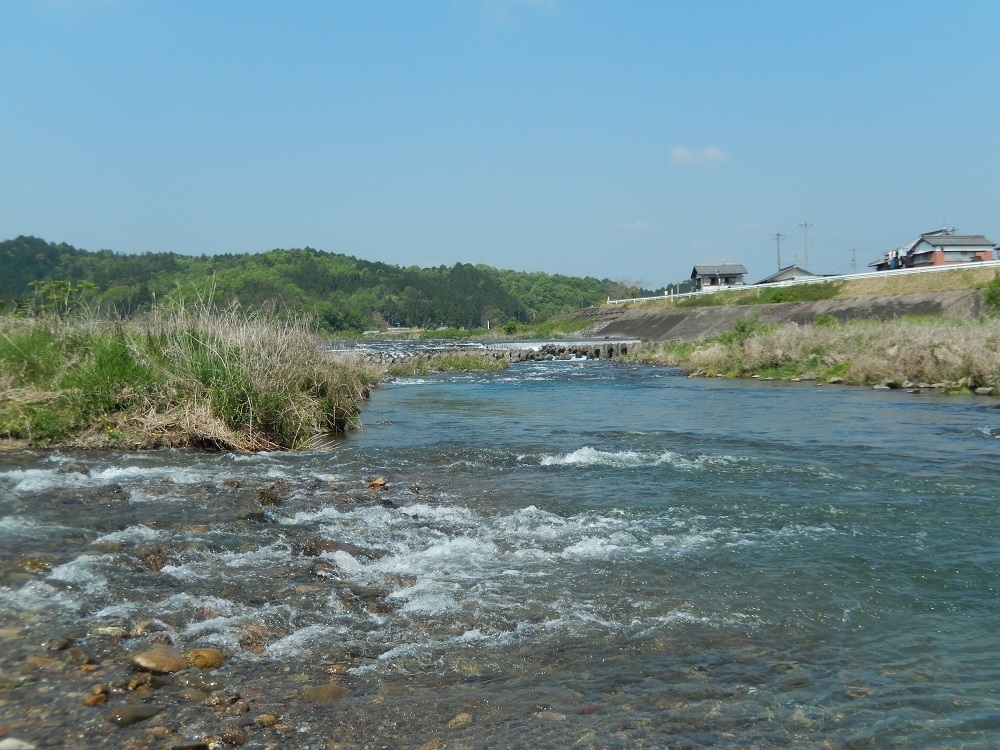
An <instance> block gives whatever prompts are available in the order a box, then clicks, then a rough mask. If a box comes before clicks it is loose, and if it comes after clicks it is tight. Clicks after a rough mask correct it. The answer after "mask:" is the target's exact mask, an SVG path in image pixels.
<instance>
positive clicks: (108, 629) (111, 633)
mask: <svg viewBox="0 0 1000 750" xmlns="http://www.w3.org/2000/svg"><path fill="white" fill-rule="evenodd" d="M90 634H91V635H103V636H107V637H108V638H128V634H129V631H128V628H125V627H122V626H121V625H98V626H96V627H94V628H91V630H90Z"/></svg>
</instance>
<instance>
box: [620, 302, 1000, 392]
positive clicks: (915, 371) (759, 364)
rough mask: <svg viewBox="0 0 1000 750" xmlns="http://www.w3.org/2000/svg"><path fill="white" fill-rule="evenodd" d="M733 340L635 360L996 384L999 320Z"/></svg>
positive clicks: (751, 371) (756, 330)
mask: <svg viewBox="0 0 1000 750" xmlns="http://www.w3.org/2000/svg"><path fill="white" fill-rule="evenodd" d="M745 320H749V321H751V322H750V323H746V322H744V321H741V324H742V332H741V335H737V336H734V335H731V334H730V335H727V336H723V337H719V338H717V339H713V340H708V341H704V342H699V343H696V344H679V345H669V344H668V345H661V346H657V347H651V348H647V349H644V350H641V351H640V352H638V353H637V354H636V355H635V358H636V359H638V360H640V361H646V362H653V363H658V364H664V365H669V366H675V367H682V368H683V369H684V370H685V371H686V372H689V373H701V374H705V375H710V376H715V375H725V376H728V377H753V376H759V377H775V378H793V377H802V376H808V377H810V378H816V379H818V380H823V379H830V378H840V379H842V381H843V382H844V383H848V384H855V385H876V384H880V383H895V384H898V383H904V382H907V381H909V382H912V383H914V384H921V383H924V384H942V383H943V384H946V385H947V386H949V387H952V388H954V389H975V388H989V387H996V386H1000V320H998V319H996V318H985V319H980V320H952V319H944V318H929V319H902V320H893V321H885V322H878V321H857V322H852V323H846V324H832V325H831V324H826V325H804V326H800V325H794V324H788V325H781V326H763V325H759V324H756V323H755V322H753V319H745Z"/></svg>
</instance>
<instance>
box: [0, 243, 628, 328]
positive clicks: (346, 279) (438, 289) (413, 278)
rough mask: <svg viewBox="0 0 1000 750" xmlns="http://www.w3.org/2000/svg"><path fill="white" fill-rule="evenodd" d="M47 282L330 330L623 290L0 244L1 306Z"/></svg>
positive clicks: (108, 300)
mask: <svg viewBox="0 0 1000 750" xmlns="http://www.w3.org/2000/svg"><path fill="white" fill-rule="evenodd" d="M54 281H60V282H70V284H71V285H73V286H74V287H76V288H81V287H77V285H79V284H82V283H83V282H89V283H87V284H83V287H82V289H84V290H85V293H86V294H87V302H88V303H89V304H90V305H91V306H98V305H99V306H101V307H104V308H113V309H115V310H117V311H119V312H120V313H122V314H125V315H130V314H134V313H136V312H139V311H142V310H143V309H146V308H148V307H149V305H150V303H151V302H152V300H153V299H154V298H163V297H164V296H166V295H178V294H179V295H183V296H188V297H190V296H194V295H200V296H202V297H203V298H205V297H207V296H209V295H210V294H211V296H212V299H213V300H214V301H215V302H216V303H228V302H229V301H232V300H239V302H240V304H241V305H242V306H243V307H245V308H249V309H253V308H258V307H260V306H263V305H265V304H274V305H277V307H278V308H279V309H290V310H299V311H304V312H308V313H310V314H313V315H315V316H316V317H317V319H318V321H319V322H320V324H321V325H322V326H324V327H326V328H328V329H330V330H334V331H362V330H367V329H371V328H377V327H384V326H385V325H392V326H412V327H421V328H431V327H438V326H451V327H455V328H476V327H480V326H483V325H485V324H486V322H487V321H491V323H492V324H493V325H494V326H496V325H502V324H503V323H505V322H508V321H512V320H513V321H519V322H524V323H527V322H535V321H540V320H543V319H545V318H547V317H550V316H552V315H555V314H557V313H561V312H565V311H567V310H572V309H576V308H580V307H586V306H588V305H593V304H596V303H598V302H602V301H603V300H604V299H605V298H606V297H607V296H608V295H609V294H613V295H616V296H620V295H621V294H622V293H623V292H624V291H626V290H624V289H622V285H621V284H620V283H617V282H612V281H609V280H607V279H605V280H603V281H602V280H598V279H595V278H591V277H586V278H580V277H572V276H561V275H551V274H545V273H524V272H518V271H505V270H499V269H496V268H492V267H490V266H484V265H475V266H474V265H469V264H463V263H457V264H455V265H454V266H451V267H445V266H439V267H437V268H417V267H416V266H410V267H408V268H403V267H400V266H394V265H389V264H386V263H378V262H371V261H366V260H360V259H358V258H354V257H351V256H349V255H340V254H336V253H327V252H322V251H319V250H313V249H312V248H308V247H307V248H304V249H301V250H271V251H269V252H265V253H259V254H253V255H251V254H245V255H244V254H236V255H211V256H206V255H203V256H188V255H179V254H176V253H145V254H141V255H129V254H123V253H116V252H112V251H110V250H99V251H94V252H91V251H87V250H80V249H77V248H75V247H73V246H71V245H66V244H62V243H60V244H54V243H50V242H46V241H44V240H41V239H38V238H37V237H24V236H22V237H18V238H16V239H13V240H6V241H4V242H0V301H2V302H3V304H4V306H5V307H6V308H7V309H10V308H11V307H14V306H18V305H21V306H23V305H25V304H27V303H28V302H29V301H30V300H31V299H32V298H33V297H34V296H35V294H36V289H37V288H38V285H37V284H35V285H33V284H32V282H43V283H44V282H54ZM90 284H93V285H96V289H94V288H93V287H90Z"/></svg>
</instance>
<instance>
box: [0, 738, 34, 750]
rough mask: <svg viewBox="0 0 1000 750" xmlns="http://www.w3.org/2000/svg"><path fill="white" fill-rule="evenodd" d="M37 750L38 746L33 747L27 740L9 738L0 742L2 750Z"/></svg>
mask: <svg viewBox="0 0 1000 750" xmlns="http://www.w3.org/2000/svg"><path fill="white" fill-rule="evenodd" d="M36 748H37V745H32V744H31V743H30V742H26V741H25V740H19V739H18V738H17V737H8V738H7V739H5V740H0V750H36Z"/></svg>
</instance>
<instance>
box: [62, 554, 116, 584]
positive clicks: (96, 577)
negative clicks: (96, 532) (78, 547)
mask: <svg viewBox="0 0 1000 750" xmlns="http://www.w3.org/2000/svg"><path fill="white" fill-rule="evenodd" d="M113 560H114V555H80V557H78V558H76V559H75V560H70V561H69V562H67V563H63V564H62V565H57V566H56V567H54V568H52V570H51V571H50V572H49V576H48V577H49V578H50V579H51V580H53V581H61V582H63V583H68V584H72V585H73V586H74V587H76V588H80V589H82V590H83V591H84V592H86V593H88V594H93V593H96V592H99V591H105V590H106V589H107V588H108V579H107V576H106V575H105V573H106V571H107V569H108V567H110V566H109V563H110V562H112V561H113Z"/></svg>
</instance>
